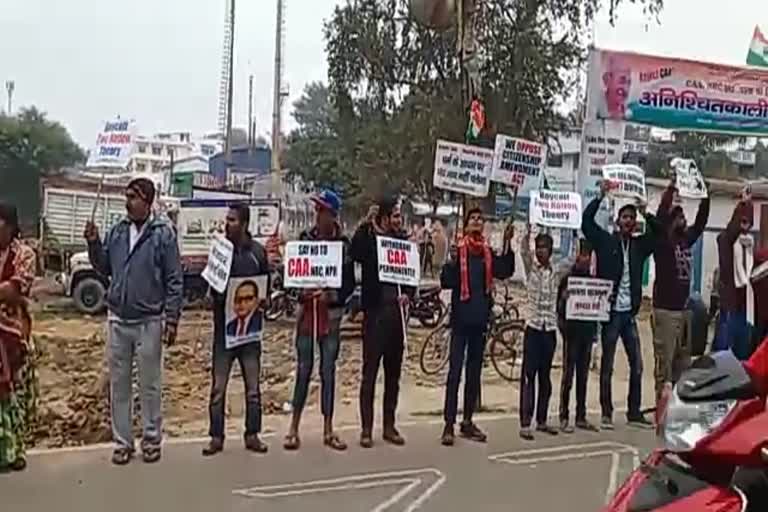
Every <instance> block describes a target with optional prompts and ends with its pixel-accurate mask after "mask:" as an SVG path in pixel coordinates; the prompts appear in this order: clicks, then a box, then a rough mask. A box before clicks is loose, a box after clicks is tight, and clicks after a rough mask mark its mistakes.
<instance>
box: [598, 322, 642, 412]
mask: <svg viewBox="0 0 768 512" xmlns="http://www.w3.org/2000/svg"><path fill="white" fill-rule="evenodd" d="M619 337H621V341H622V342H623V343H624V351H625V352H626V353H627V361H628V362H629V394H628V397H627V402H628V404H627V418H637V417H639V416H641V414H640V402H641V399H642V378H643V356H642V352H641V351H640V336H639V335H638V333H637V323H636V322H635V317H634V315H633V314H632V312H631V311H626V312H624V311H622V312H616V311H613V312H611V319H610V320H609V321H608V323H605V324H603V332H602V344H603V356H602V359H601V361H600V407H601V408H602V410H603V411H602V412H603V418H611V419H612V418H613V365H614V360H615V358H616V345H617V344H618V342H619Z"/></svg>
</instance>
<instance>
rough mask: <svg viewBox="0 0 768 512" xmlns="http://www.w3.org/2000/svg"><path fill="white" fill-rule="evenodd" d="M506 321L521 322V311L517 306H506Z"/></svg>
mask: <svg viewBox="0 0 768 512" xmlns="http://www.w3.org/2000/svg"><path fill="white" fill-rule="evenodd" d="M504 320H520V310H519V309H517V305H516V304H506V305H505V306H504Z"/></svg>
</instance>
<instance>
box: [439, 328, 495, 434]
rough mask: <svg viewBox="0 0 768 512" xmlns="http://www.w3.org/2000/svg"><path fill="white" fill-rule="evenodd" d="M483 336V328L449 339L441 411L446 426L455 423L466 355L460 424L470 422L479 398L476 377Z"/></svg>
mask: <svg viewBox="0 0 768 512" xmlns="http://www.w3.org/2000/svg"><path fill="white" fill-rule="evenodd" d="M484 351H485V332H483V328H482V327H480V328H477V329H466V330H465V329H457V330H456V331H454V334H453V336H451V352H450V354H451V359H450V366H449V367H448V381H447V382H446V384H445V407H444V410H443V417H444V418H445V423H446V425H453V424H454V423H456V414H457V412H456V411H457V409H458V407H459V384H460V383H461V370H462V367H463V366H464V353H465V352H466V363H467V369H466V383H465V384H464V421H465V422H467V423H469V422H471V421H472V414H473V413H474V412H475V407H476V406H477V398H478V395H479V394H480V377H481V374H482V371H483V352H484Z"/></svg>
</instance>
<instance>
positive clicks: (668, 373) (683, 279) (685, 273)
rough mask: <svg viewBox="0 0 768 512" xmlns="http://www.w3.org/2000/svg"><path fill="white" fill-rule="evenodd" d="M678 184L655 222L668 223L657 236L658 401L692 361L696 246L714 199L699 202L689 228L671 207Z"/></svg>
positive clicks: (666, 196)
mask: <svg viewBox="0 0 768 512" xmlns="http://www.w3.org/2000/svg"><path fill="white" fill-rule="evenodd" d="M676 193H677V188H676V187H675V181H674V180H673V181H672V182H671V183H670V184H669V186H668V187H667V189H666V190H665V191H664V194H663V195H662V196H661V202H660V203H659V209H658V211H657V213H656V220H657V221H658V223H659V225H660V226H663V228H662V230H661V232H660V233H659V236H658V237H657V238H656V248H655V251H654V261H655V262H656V280H655V281H654V286H653V322H652V326H653V355H654V359H655V363H656V364H655V369H654V379H655V382H656V400H657V401H658V400H659V399H660V398H661V393H662V391H663V390H664V384H665V383H667V382H672V383H674V382H677V379H678V378H679V377H680V373H681V372H682V371H683V370H685V369H686V368H687V367H688V366H689V365H690V363H691V346H692V345H691V344H692V337H691V328H692V326H691V318H692V315H691V311H690V310H689V309H688V308H687V307H686V306H687V302H688V297H689V296H690V295H691V276H692V274H693V253H692V252H691V247H692V246H693V245H694V244H695V243H696V241H697V240H698V239H699V238H701V235H702V233H704V228H705V227H706V226H707V220H708V219H709V198H708V197H707V198H705V199H703V200H702V201H701V202H700V203H699V210H698V213H697V214H696V221H695V222H694V224H693V226H690V227H689V226H688V223H687V221H686V218H685V212H683V209H682V207H680V206H674V207H673V206H672V201H673V200H674V197H675V194H676Z"/></svg>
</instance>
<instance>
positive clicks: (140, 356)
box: [84, 178, 184, 465]
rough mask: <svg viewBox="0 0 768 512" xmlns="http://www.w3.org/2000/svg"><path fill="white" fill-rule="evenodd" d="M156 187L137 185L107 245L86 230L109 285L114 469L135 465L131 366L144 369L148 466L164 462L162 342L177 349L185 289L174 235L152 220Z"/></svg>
mask: <svg viewBox="0 0 768 512" xmlns="http://www.w3.org/2000/svg"><path fill="white" fill-rule="evenodd" d="M154 202H155V186H154V185H153V184H152V182H151V181H150V180H148V179H146V178H137V179H134V180H132V181H131V182H130V183H128V186H127V187H126V189H125V207H126V211H127V217H126V219H125V220H123V221H121V222H119V223H118V224H116V225H114V226H113V227H112V229H111V230H110V231H109V233H108V234H107V236H106V237H105V239H104V243H102V242H101V240H100V239H99V231H98V228H97V227H96V225H95V224H94V223H93V220H91V221H90V222H87V223H86V226H85V233H84V236H85V239H86V241H87V242H88V258H89V259H90V261H91V264H92V265H93V268H95V269H96V270H97V271H98V272H99V273H101V274H102V275H104V276H108V277H109V278H110V283H109V293H108V295H107V307H108V309H109V316H108V319H107V327H108V343H109V347H108V353H109V376H110V396H111V401H110V412H111V414H112V437H113V439H114V441H115V444H116V445H117V446H116V447H115V451H114V452H113V454H112V463H114V464H117V465H125V464H128V463H129V462H130V461H131V459H132V458H133V454H134V443H133V418H132V405H133V391H132V390H133V379H132V374H133V359H134V356H135V357H136V359H137V366H138V369H139V395H140V397H141V415H142V420H143V424H144V425H143V433H142V440H141V452H142V458H143V459H144V462H148V463H153V462H157V461H158V460H160V457H161V448H160V446H161V443H162V437H163V429H162V391H163V385H162V375H163V342H164V343H165V344H166V345H168V346H170V345H173V344H174V342H175V341H176V328H177V325H178V323H179V316H180V315H181V305H182V301H183V292H184V281H183V276H182V270H181V261H180V258H179V249H178V244H177V240H176V233H175V232H174V229H173V227H172V226H171V225H170V223H169V222H168V221H167V220H165V219H163V218H161V217H156V216H155V215H153V214H152V205H153V204H154Z"/></svg>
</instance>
